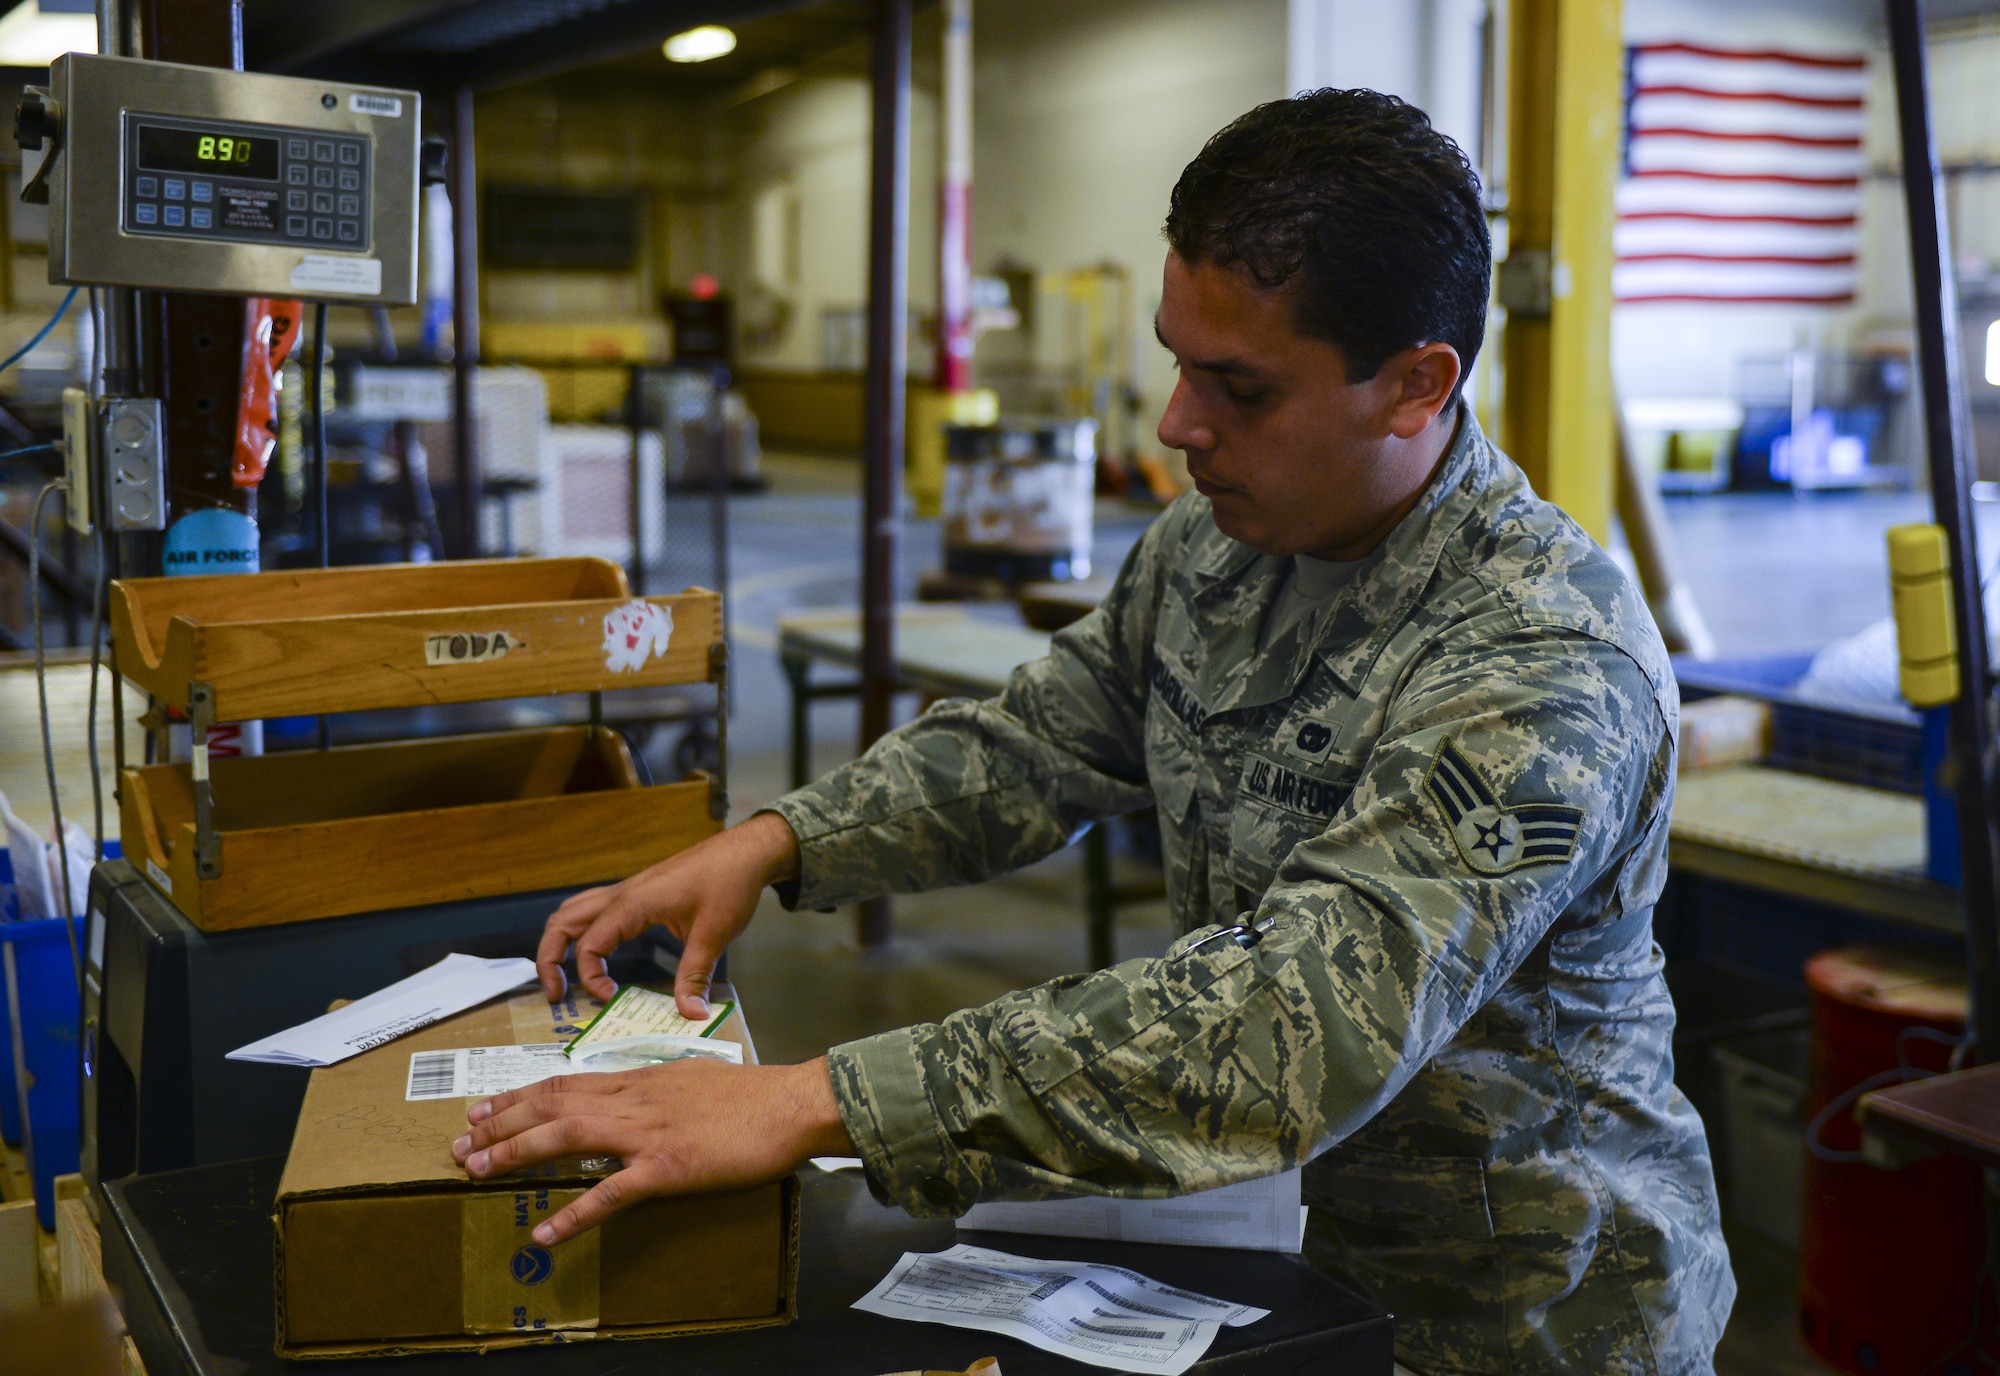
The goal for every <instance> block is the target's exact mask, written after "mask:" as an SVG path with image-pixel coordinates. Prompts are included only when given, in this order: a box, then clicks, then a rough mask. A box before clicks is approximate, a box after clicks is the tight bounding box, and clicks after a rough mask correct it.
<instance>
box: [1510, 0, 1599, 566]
mask: <svg viewBox="0 0 2000 1376" xmlns="http://www.w3.org/2000/svg"><path fill="white" fill-rule="evenodd" d="M1506 10H1507V17H1508V23H1509V26H1510V31H1509V34H1508V44H1507V48H1508V74H1507V87H1508V117H1507V131H1508V140H1507V141H1508V150H1507V169H1508V178H1507V180H1508V185H1507V222H1508V224H1507V229H1508V234H1507V238H1508V260H1507V262H1506V263H1505V264H1503V265H1502V267H1501V269H1500V271H1501V286H1500V296H1501V300H1502V301H1503V303H1505V304H1506V305H1507V308H1508V315H1507V327H1506V335H1505V342H1504V345H1503V348H1502V355H1503V358H1504V361H1505V366H1506V383H1505V395H1504V400H1503V402H1502V407H1501V417H1500V420H1501V424H1500V442H1501V444H1502V446H1503V447H1505V448H1506V450H1507V451H1508V453H1510V454H1511V455H1513V457H1514V459H1515V461H1516V462H1517V463H1519V464H1520V465H1521V467H1522V468H1523V469H1524V470H1525V471H1526V472H1527V474H1528V478H1529V480H1530V481H1531V482H1533V483H1534V485H1535V490H1536V491H1538V492H1540V493H1541V494H1542V495H1543V496H1544V497H1547V498H1548V499H1549V500H1550V501H1552V502H1555V503H1556V504H1557V505H1558V506H1560V507H1562V508H1563V509H1564V510H1565V511H1567V512H1569V514H1570V515H1572V516H1574V517H1575V518H1576V519H1577V521H1578V522H1579V523H1580V524H1581V525H1582V526H1583V527H1584V529H1585V530H1588V531H1589V532H1590V533H1591V534H1592V535H1593V536H1595V537H1596V538H1597V539H1599V540H1602V539H1604V538H1605V537H1606V536H1607V535H1608V534H1609V532H1610V528H1611V503H1612V483H1613V473H1614V471H1615V466H1616V457H1615V456H1616V452H1617V451H1616V439H1615V415H1614V411H1613V401H1612V388H1611V264H1612V246H1611V227H1612V221H1613V205H1612V196H1613V192H1614V190H1615V188H1616V185H1617V177H1618V150H1619V137H1620V132H1621V131H1620V122H1621V118H1622V109H1621V107H1622V103H1623V95H1624V91H1623V87H1624V67H1625V63H1624V38H1623V34H1622V25H1621V9H1620V0H1511V3H1509V4H1508V5H1507V7H1506Z"/></svg>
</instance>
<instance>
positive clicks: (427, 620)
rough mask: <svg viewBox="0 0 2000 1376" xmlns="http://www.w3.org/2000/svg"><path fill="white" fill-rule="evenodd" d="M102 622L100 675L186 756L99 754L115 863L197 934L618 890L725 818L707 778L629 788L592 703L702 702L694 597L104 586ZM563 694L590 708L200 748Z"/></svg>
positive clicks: (427, 567) (528, 575)
mask: <svg viewBox="0 0 2000 1376" xmlns="http://www.w3.org/2000/svg"><path fill="white" fill-rule="evenodd" d="M111 614H112V633H113V637H114V645H115V650H116V654H117V667H118V672H119V673H120V674H121V675H122V676H123V677H124V678H125V679H126V680H128V681H130V682H131V683H134V684H136V685H137V686H139V687H140V688H142V689H143V690H145V692H146V693H148V694H149V695H150V696H151V698H152V699H153V702H154V704H155V707H156V709H158V708H160V707H164V708H168V709H172V711H174V712H176V713H179V714H182V715H184V716H185V717H186V718H187V719H188V721H189V722H190V723H191V726H192V739H193V741H195V742H196V743H197V744H196V745H195V746H194V749H193V758H192V759H191V760H188V761H184V762H180V763H159V764H144V765H137V766H127V765H126V764H125V762H124V760H123V758H122V755H121V759H120V772H119V783H120V787H119V817H120V822H121V825H122V831H123V838H124V846H125V852H126V855H127V856H128V858H129V859H130V860H131V861H132V863H133V864H134V865H135V866H136V867H137V868H138V869H139V870H140V871H141V872H142V873H144V874H145V875H146V877H147V879H148V880H149V881H150V882H151V883H152V884H153V885H154V886H155V887H157V888H158V889H160V890H161V891H162V892H163V893H164V894H165V895H166V896H167V897H168V898H169V899H171V900H172V902H173V903H174V905H175V906H176V907H177V908H179V909H180V911H181V912H182V913H184V914H185V915H186V916H187V918H188V920H189V921H191V922H192V923H194V924H195V925H196V926H197V927H200V928H202V929H204V930H207V931H225V930H230V929H235V928H243V927H256V926H265V925H270V924H274V923H287V922H299V921H305V920H308V919H313V918H324V917H337V916H341V915H345V914H350V913H363V912H373V911H378V910H382V909H389V908H405V907H411V906H415V905H420V904H429V903H443V902H450V901H454V900H460V899H471V898H483V897H491V896H495V895H500V894H509V893H522V892H527V891H531V890H538V889H552V888H561V887H565V886H573V885H584V884H592V883H601V882H605V881H610V880H616V879H621V878H623V877H625V876H626V875H629V874H631V873H633V872H635V871H637V870H640V869H643V868H644V867H645V866H647V865H649V864H652V863H653V862H655V861H657V860H659V859H661V858H662V857H663V856H666V855H669V854H672V853H673V852H675V851H678V850H682V849H685V848H686V847H688V846H690V845H693V844H694V843H695V842H696V841H699V840H701V839H702V838H703V837H706V836H709V835H711V834H713V833H714V832H715V831H717V830H719V829H720V827H721V823H722V818H723V816H724V814H725V813H726V811H727V807H728V803H727V793H726V778H725V776H724V774H723V773H722V772H721V768H722V767H719V768H718V771H717V772H716V773H715V774H713V775H709V774H700V773H698V774H694V775H690V776H689V778H688V779H686V780H684V781H681V782H676V783H664V784H659V785H646V784H643V783H642V781H641V778H640V774H639V771H638V770H637V768H635V765H634V761H633V758H632V754H631V751H630V749H629V748H628V747H627V745H626V743H625V741H624V739H623V738H622V737H621V736H619V735H618V734H617V733H616V732H615V731H613V730H611V729H609V728H607V727H606V726H604V725H603V721H602V710H601V701H602V700H601V697H600V695H601V694H602V693H604V692H606V691H609V690H618V689H628V688H658V687H661V686H665V685H673V684H690V683H702V682H714V683H716V684H718V686H719V685H721V684H722V681H723V677H724V674H725V670H726V652H725V647H724V644H723V640H722V607H721V598H720V597H719V595H717V594H716V593H713V592H708V591H705V590H701V589H690V590H689V591H687V592H684V593H680V594H676V595H672V596H663V597H646V598H635V597H633V596H632V595H631V591H630V588H629V586H628V585H627V583H626V580H625V573H624V570H623V569H621V568H619V567H618V566H617V565H616V564H613V563H610V562H608V561H606V560H602V559H521V560H468V561H464V562H460V563H439V564H405V565H385V566H376V567H366V568H340V569H318V570H303V571H297V572H283V573H263V574H247V575H228V576H216V577H189V578H140V579H125V580H122V581H119V582H117V583H114V584H113V585H112V598H111ZM563 693H567V694H578V693H582V694H588V695H589V702H590V704H591V711H590V720H589V721H588V722H586V723H584V724H580V725H571V726H540V727H532V728H525V729H519V730H510V731H500V732H492V733H487V734H480V735H464V736H449V737H435V738H428V739H414V740H398V741H392V742H390V743H387V744H371V745H348V746H339V747H335V748H332V749H325V750H294V751H287V752H281V753H273V754H266V755H260V756H246V757H234V758H226V759H225V758H214V759H211V758H210V755H209V751H208V749H207V747H206V745H205V744H202V742H205V741H206V740H207V739H208V728H210V727H212V726H215V725H217V724H220V723H225V722H247V721H256V720H260V719H268V718H277V717H296V716H305V715H321V714H332V713H346V712H362V711H370V710H376V709H385V708H411V707H428V706H433V705H438V704H449V703H469V702H480V701H489V700H495V699H503V698H526V697H534V696H545V695H551V694H563ZM725 696H726V695H724V694H722V693H720V692H718V701H717V709H716V720H717V723H718V733H719V734H720V732H721V723H722V719H723V715H724V709H723V706H722V702H723V699H724V697H725ZM723 739H724V743H725V745H726V736H724V738H723ZM162 753H163V752H162ZM724 757H725V758H726V753H725V756H724Z"/></svg>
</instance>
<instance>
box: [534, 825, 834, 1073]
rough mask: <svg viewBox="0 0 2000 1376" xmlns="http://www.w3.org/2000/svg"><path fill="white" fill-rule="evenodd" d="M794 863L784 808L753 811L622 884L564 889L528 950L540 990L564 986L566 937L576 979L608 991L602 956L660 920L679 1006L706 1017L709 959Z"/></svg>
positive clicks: (551, 992) (795, 851) (557, 994)
mask: <svg viewBox="0 0 2000 1376" xmlns="http://www.w3.org/2000/svg"><path fill="white" fill-rule="evenodd" d="M798 873H799V843H798V838H796V837H795V836H793V835H792V829H791V827H790V826H789V825H787V824H786V822H785V819H784V818H782V817H780V816H778V815H777V814H776V813H775V812H760V813H758V814H757V815H756V816H755V817H752V818H751V819H750V820H749V821H747V822H744V823H743V824H742V825H741V826H735V827H731V828H730V829H729V830H728V831H725V832H722V833H721V834H720V835H717V836H711V837H709V838H708V839H707V840H706V841H703V842H702V843H701V844H700V845H697V846H690V847H688V849H686V850H684V851H682V852H681V853H680V854H679V855H675V856H671V857H669V858H668V859H665V860H662V861H661V862H660V863H659V864H657V865H654V866H653V867H652V868H651V869H647V870H641V871H640V872H639V873H637V874H635V875H633V876H632V877H631V878H630V879H627V880H626V881H625V882H624V883H622V884H609V885H606V886H605V887H603V888H597V889H585V890H584V891H583V892H582V893H579V894H575V895H572V896H571V897H570V898H569V899H568V900H567V901H566V902H565V903H564V904H563V905H562V906H561V907H560V908H557V909H556V910H555V913H554V914H553V915H552V916H551V917H550V918H549V922H548V926H546V927H545V928H543V930H542V944H541V947H540V948H539V949H538V950H537V951H536V952H535V969H536V972H537V973H538V974H539V975H540V976H541V980H542V992H543V993H544V994H545V995H547V996H548V1000H549V1002H550V1003H554V1002H555V1001H556V1000H557V999H560V998H561V997H562V996H563V973H562V959H563V951H564V949H565V948H566V947H567V946H568V945H569V943H570V942H572V941H574V942H575V943H576V973H577V977H578V979H579V980H580V981H581V982H582V984H583V987H584V988H585V989H588V990H589V991H590V992H591V993H592V994H595V995H596V996H597V997H598V998H600V999H609V998H610V997H611V996H612V995H613V994H615V993H617V992H618V986H617V985H615V984H613V983H612V982H611V977H610V976H609V975H607V974H605V972H604V958H605V957H606V956H608V955H610V954H611V952H612V951H614V950H616V949H617V947H618V943H620V942H621V941H630V940H631V939H632V938H633V937H636V936H638V935H639V934H640V933H641V932H643V931H645V930H646V928H648V927H665V928H666V929H667V930H668V931H670V932H672V933H673V934H674V935H675V936H676V937H679V938H680V941H681V946H682V953H681V963H680V970H679V973H678V974H676V975H675V976H674V997H675V998H676V999H677V1000H678V1001H679V1003H680V1010H681V1015H682V1016H683V1017H687V1018H694V1019H697V1020H699V1019H702V1018H706V1017H707V1016H708V980H709V976H710V975H712V974H713V973H714V972H715V962H716V961H717V960H719V959H721V957H722V953H723V952H724V951H725V950H727V949H728V947H729V943H730V942H732V941H734V940H736V938H737V937H738V936H740V935H741V934H742V932H743V929H744V928H745V927H747V926H749V925H750V918H751V915H752V914H753V913H755V912H756V911H757V898H758V896H759V895H760V894H761V893H763V891H764V886H765V885H767V884H774V883H779V882H782V881H784V880H787V879H796V878H797V877H798ZM496 1102H497V1101H496Z"/></svg>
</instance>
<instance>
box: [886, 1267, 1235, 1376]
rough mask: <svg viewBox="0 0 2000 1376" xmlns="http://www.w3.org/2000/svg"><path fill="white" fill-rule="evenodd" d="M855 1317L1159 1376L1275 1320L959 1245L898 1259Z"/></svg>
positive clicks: (1184, 1294) (1104, 1270) (1134, 1281)
mask: <svg viewBox="0 0 2000 1376" xmlns="http://www.w3.org/2000/svg"><path fill="white" fill-rule="evenodd" d="M854 1307H855V1308H856V1309H862V1310H866V1311H867V1312H868V1313H871V1314H881V1315H883V1316H884V1317H886V1318H891V1319H916V1320H918V1321H920V1322H929V1323H944V1324H950V1325H951V1326H952V1327H954V1328H974V1329H978V1330H980V1331H982V1332H986V1333H1003V1334H1005V1335H1006V1336H1008V1337H1010V1338H1019V1339H1020V1340H1021V1341H1022V1342H1024V1343H1030V1344H1032V1345H1034V1346H1036V1347H1039V1348H1041V1349H1042V1350H1043V1351H1045V1352H1055V1353H1059V1354H1060V1355H1062V1356H1064V1357H1070V1358H1073V1359H1075V1360H1076V1361H1079V1362H1089V1363H1090V1364H1091V1365H1093V1366H1108V1367H1112V1368H1114V1369H1116V1370H1119V1371H1138V1372H1156V1373H1159V1376H1179V1374H1180V1373H1181V1372H1183V1371H1186V1370H1187V1369H1188V1368H1189V1367H1191V1366H1193V1365H1194V1364H1195V1363H1196V1362H1197V1361H1199V1360H1201V1355H1202V1354H1203V1353H1204V1352H1206V1351H1208V1347H1209V1344H1210V1343H1212V1342H1214V1341H1215V1334H1216V1331H1217V1330H1218V1329H1220V1328H1221V1327H1222V1326H1223V1325H1224V1324H1227V1325H1229V1326H1230V1327H1232V1328H1238V1327H1241V1326H1242V1325H1244V1324H1250V1323H1255V1322H1257V1320H1259V1319H1261V1318H1263V1317H1265V1316H1266V1315H1268V1314H1269V1313H1270V1312H1271V1311H1270V1310H1268V1309H1257V1308H1253V1307H1252V1306H1250V1305H1247V1304H1232V1303H1230V1302H1229V1301H1227V1300H1218V1299H1213V1298H1211V1297H1209V1296H1207V1295H1198V1294H1196V1293H1195V1292H1193V1291H1192V1290H1179V1289H1175V1288H1174V1287H1173V1286H1170V1285H1162V1284H1160V1283H1159V1282H1158V1281H1156V1280H1151V1279H1148V1278H1147V1277H1145V1276H1142V1275H1140V1274H1139V1273H1138V1272H1137V1271H1127V1270H1126V1269H1125V1268H1123V1267H1122V1266H1099V1265H1095V1264H1093V1263H1089V1262H1076V1261H1038V1260H1035V1259H1033V1258H1030V1257H1017V1256H1011V1255H1009V1254H1008V1253H1006V1252H994V1251H989V1250H988V1249H986V1248H984V1247H968V1246H966V1245H965V1244H964V1243H960V1244H959V1245H958V1246H956V1247H953V1248H951V1249H950V1250H949V1251H945V1252H905V1253H903V1259H902V1260H901V1261H899V1262H897V1263H896V1264H895V1266H894V1267H893V1268H891V1269H890V1271H889V1274H888V1275H887V1276H885V1277H883V1278H882V1283H881V1284H879V1285H877V1286H876V1287H875V1288H874V1289H873V1290H870V1291H869V1292H868V1293H867V1294H866V1295H863V1296H862V1297H861V1298H860V1299H858V1300H856V1301H855V1302H854Z"/></svg>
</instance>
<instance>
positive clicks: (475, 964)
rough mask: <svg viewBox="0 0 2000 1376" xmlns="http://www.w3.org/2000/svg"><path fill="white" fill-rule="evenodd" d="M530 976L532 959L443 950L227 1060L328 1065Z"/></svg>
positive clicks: (242, 1048) (513, 986)
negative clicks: (435, 958) (429, 961)
mask: <svg viewBox="0 0 2000 1376" xmlns="http://www.w3.org/2000/svg"><path fill="white" fill-rule="evenodd" d="M534 978H535V962H534V961H532V960H520V959H509V960H481V959H480V958H479V957H477V956H461V955H449V956H446V957H445V958H444V959H443V960H441V961H439V962H438V963H437V964H435V965H433V966H431V967H430V968H429V969H428V970H420V971H418V972H417V973H416V974H414V975H411V976H410V977H409V978H408V979H404V980H398V981H396V983H394V984H392V985H390V986H389V987H388V988H387V989H380V990H377V991H376V992H375V993H372V994H370V995H369V996H368V997H367V998H365V999H356V1000H355V1001H354V1002H353V1003H350V1004H345V1005H343V1006H342V1007H340V1008H336V1009H335V1010H334V1011H333V1012H331V1013H328V1014H326V1015H325V1016H324V1017H318V1018H314V1019H313V1020H312V1021H311V1022H304V1023H300V1024H299V1025H298V1026H297V1027H294V1028H291V1029H289V1030H287V1031H284V1032H280V1033H277V1034H276V1035H275V1036H270V1037H266V1038H264V1040H262V1041H260V1042H252V1043H250V1045H248V1046H239V1047H237V1048H236V1050H234V1051H232V1052H230V1053H229V1056H228V1059H229V1060H232V1061H264V1062H268V1063H269V1064H271V1065H300V1066H322V1065H333V1064H334V1063H336V1062H338V1061H344V1060H346V1059H347V1058H348V1057H349V1056H358V1055H360V1054H361V1053H362V1052H363V1051H366V1050H368V1049H369V1048H370V1047H375V1046H380V1045H382V1044H383V1043H384V1042H390V1041H394V1040H395V1039H396V1038H398V1037H400V1036H402V1035H404V1034H405V1033H408V1032H414V1031H416V1030H417V1029H418V1028H420V1027H429V1026H430V1025H431V1024H432V1023H434V1022H437V1021H439V1020H440V1019H443V1018H448V1017H450V1016H451V1015H452V1014H454V1013H458V1012H462V1011H464V1010H465V1009H467V1008H470V1007H472V1006H473V1005H474V1004H480V1003H484V1002H486V1000H488V999H490V998H492V997H494V996H495V995H497V994H504V993H506V992H507V991H508V990H509V989H518V988H520V987H521V986H522V985H523V984H527V983H531V982H532V981H533V980H534Z"/></svg>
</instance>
